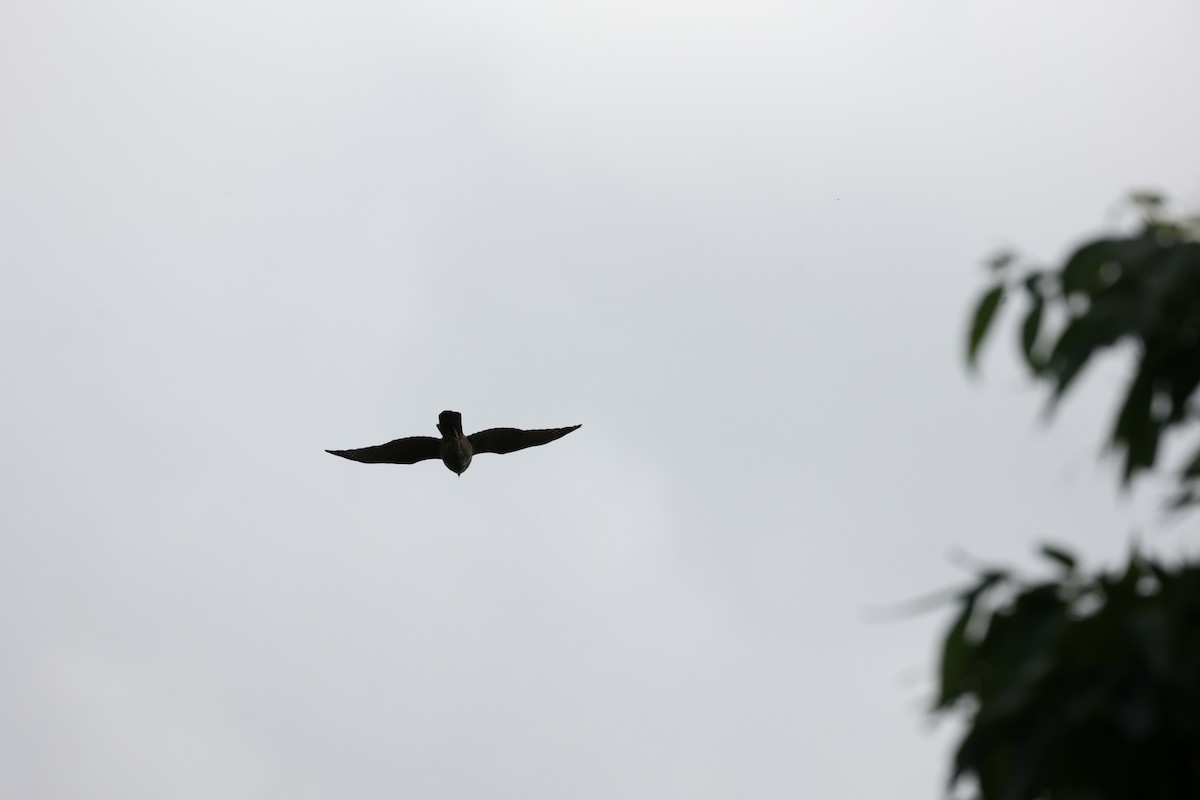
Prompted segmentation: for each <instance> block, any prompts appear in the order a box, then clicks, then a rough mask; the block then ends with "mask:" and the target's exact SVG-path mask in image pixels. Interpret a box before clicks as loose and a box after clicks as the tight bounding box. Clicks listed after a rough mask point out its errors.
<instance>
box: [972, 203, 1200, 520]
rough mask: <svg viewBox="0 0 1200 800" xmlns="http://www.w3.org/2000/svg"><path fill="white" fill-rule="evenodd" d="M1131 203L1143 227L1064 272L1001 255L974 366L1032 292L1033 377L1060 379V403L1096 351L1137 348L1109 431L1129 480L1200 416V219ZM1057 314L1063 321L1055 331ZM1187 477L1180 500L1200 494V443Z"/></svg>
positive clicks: (976, 329) (979, 324) (983, 309)
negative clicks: (1017, 299) (1007, 307)
mask: <svg viewBox="0 0 1200 800" xmlns="http://www.w3.org/2000/svg"><path fill="white" fill-rule="evenodd" d="M1131 204H1132V205H1133V207H1134V209H1135V210H1136V211H1137V212H1138V213H1139V216H1140V217H1141V219H1140V223H1139V225H1138V227H1137V229H1136V230H1135V231H1133V232H1131V233H1129V234H1126V235H1114V236H1101V237H1098V238H1095V239H1092V240H1090V241H1087V242H1084V243H1083V244H1082V245H1080V246H1079V247H1078V248H1076V250H1075V251H1074V252H1073V253H1072V254H1071V255H1070V257H1069V258H1067V260H1066V262H1065V263H1064V264H1063V265H1062V266H1061V267H1059V268H1057V269H1032V268H1026V269H1020V268H1018V267H1017V264H1016V258H1015V257H1014V256H1012V255H1011V254H1002V255H1000V256H997V257H995V258H993V259H992V260H991V262H990V268H991V271H992V273H993V276H994V277H993V280H992V282H991V284H990V285H989V286H988V288H987V289H986V290H985V291H984V293H983V296H982V297H981V298H980V300H979V301H978V304H977V305H976V309H975V313H974V315H973V316H972V322H971V326H970V331H969V333H968V337H967V360H968V362H969V363H970V364H971V365H972V366H974V365H975V364H976V361H977V359H978V356H979V353H980V348H981V346H982V344H983V343H984V341H985V340H986V338H987V336H988V333H989V332H990V331H991V330H992V328H993V327H994V324H995V322H996V320H997V319H998V314H997V311H998V310H999V308H1000V307H1001V306H1002V305H1003V304H1004V303H1005V301H1006V300H1008V299H1010V298H1012V297H1013V296H1023V298H1024V300H1025V303H1024V305H1025V311H1024V316H1023V318H1022V320H1021V323H1020V326H1019V329H1018V333H1019V341H1020V346H1021V353H1022V354H1023V356H1024V361H1025V364H1026V366H1027V367H1028V369H1029V371H1030V373H1031V375H1032V376H1033V377H1034V378H1036V379H1037V380H1039V381H1045V382H1047V383H1048V384H1049V385H1050V391H1051V403H1052V405H1053V404H1056V403H1057V402H1058V401H1059V400H1060V399H1061V398H1062V397H1063V395H1064V394H1066V392H1067V390H1068V389H1069V388H1070V387H1071V386H1072V385H1074V383H1075V381H1076V379H1077V378H1078V377H1079V376H1080V374H1081V373H1082V372H1083V370H1084V368H1085V367H1086V366H1087V365H1088V364H1089V363H1090V362H1091V361H1092V360H1093V358H1095V357H1096V356H1098V355H1100V354H1101V353H1102V352H1104V351H1105V350H1107V349H1109V348H1112V347H1113V346H1115V345H1119V344H1122V343H1128V344H1131V345H1133V348H1134V350H1135V351H1136V365H1135V368H1134V373H1133V376H1132V378H1131V379H1130V381H1129V384H1128V386H1127V387H1126V389H1125V392H1124V398H1123V400H1122V402H1121V408H1120V411H1119V412H1118V413H1117V418H1116V420H1115V421H1114V424H1113V427H1112V431H1111V433H1110V434H1109V443H1110V445H1111V446H1112V448H1113V449H1114V451H1116V453H1117V454H1118V456H1119V457H1120V458H1121V460H1122V472H1123V477H1124V481H1125V483H1129V482H1130V481H1131V480H1132V479H1133V478H1134V477H1135V476H1136V475H1137V474H1138V473H1139V472H1141V471H1143V470H1147V469H1149V468H1151V467H1153V466H1154V464H1155V460H1156V459H1157V457H1158V453H1159V447H1160V441H1161V439H1162V437H1163V435H1164V434H1165V433H1167V432H1168V431H1170V430H1171V429H1172V428H1176V427H1179V426H1182V425H1184V424H1185V423H1187V422H1189V421H1192V420H1193V419H1194V418H1195V417H1196V414H1197V409H1196V405H1195V403H1194V402H1193V395H1194V394H1195V392H1196V389H1197V387H1198V386H1200V218H1195V217H1193V218H1178V219H1170V218H1168V217H1167V216H1166V214H1165V211H1164V203H1163V200H1162V198H1161V197H1159V196H1157V195H1153V194H1138V195H1134V196H1133V198H1132V201H1131ZM1048 319H1055V320H1059V324H1057V325H1056V326H1053V330H1051V329H1050V328H1051V327H1052V326H1049V325H1047V324H1046V322H1047V320H1048ZM1180 478H1181V487H1180V493H1179V495H1177V497H1176V498H1175V501H1174V502H1175V504H1176V505H1184V504H1187V503H1190V502H1193V501H1195V500H1196V499H1198V498H1200V492H1198V491H1196V486H1197V485H1198V484H1200V450H1197V451H1196V453H1195V454H1194V456H1193V457H1192V458H1191V460H1190V462H1189V463H1188V464H1187V466H1186V467H1184V469H1183V472H1182V474H1181V475H1180Z"/></svg>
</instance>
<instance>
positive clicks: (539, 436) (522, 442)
mask: <svg viewBox="0 0 1200 800" xmlns="http://www.w3.org/2000/svg"><path fill="white" fill-rule="evenodd" d="M578 427H579V426H578V425H572V426H571V427H569V428H548V429H546V430H536V431H523V430H521V429H520V428H488V429H487V430H486V431H480V432H479V433H472V434H471V435H470V436H464V435H463V429H462V414H460V413H458V412H457V411H443V412H442V413H441V414H439V415H438V424H437V429H438V432H439V433H441V434H442V438H440V439H437V438H435V437H433V436H408V437H406V438H404V439H395V440H393V441H390V442H388V443H387V444H377V445H375V446H374V447H360V448H358V449H357V450H326V451H325V452H326V453H332V454H333V455H335V456H341V457H342V458H348V459H350V460H351V461H361V462H362V463H364V464H415V463H417V462H418V461H425V460H427V459H431V458H440V459H441V460H442V463H443V464H445V465H446V467H447V468H448V469H449V470H450V471H451V472H454V473H456V474H457V475H458V476H459V477H462V474H463V473H464V472H466V471H467V467H469V466H471V456H473V455H475V454H476V453H512V452H514V451H516V450H524V449H525V448H526V447H536V446H538V445H539V444H548V443H549V442H553V441H554V440H555V439H561V438H562V437H564V436H566V435H567V434H568V433H570V432H571V431H573V430H575V429H576V428H578Z"/></svg>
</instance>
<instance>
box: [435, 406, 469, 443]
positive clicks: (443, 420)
mask: <svg viewBox="0 0 1200 800" xmlns="http://www.w3.org/2000/svg"><path fill="white" fill-rule="evenodd" d="M437 428H438V431H440V432H441V434H442V436H445V437H446V438H450V437H457V436H462V435H463V429H462V414H460V413H458V412H457V411H443V412H442V413H441V414H438V426H437Z"/></svg>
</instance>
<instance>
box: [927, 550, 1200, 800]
mask: <svg viewBox="0 0 1200 800" xmlns="http://www.w3.org/2000/svg"><path fill="white" fill-rule="evenodd" d="M1043 553H1044V555H1045V556H1046V557H1047V558H1049V559H1051V560H1052V561H1053V562H1054V563H1055V565H1056V568H1057V569H1058V571H1059V573H1060V575H1059V578H1058V579H1057V580H1050V581H1046V582H1041V583H1022V582H1020V581H1018V580H1017V579H1016V578H1014V577H1013V576H1011V575H1009V574H1007V573H1005V572H1003V571H999V570H997V571H990V572H985V573H983V574H981V575H980V576H979V577H978V579H977V581H976V582H975V584H974V585H973V586H972V587H970V588H969V589H967V590H966V591H964V592H963V593H962V594H961V595H960V597H959V605H960V609H959V613H958V616H957V619H956V621H955V623H954V625H953V626H952V627H951V629H950V632H949V633H948V634H947V636H946V640H945V644H944V648H943V654H942V665H941V691H940V694H939V696H938V699H937V704H936V707H937V709H938V710H939V711H948V710H958V711H961V712H965V716H966V718H967V719H966V721H967V729H966V732H965V734H964V735H963V738H962V740H961V742H960V744H959V747H958V751H957V754H956V757H955V764H954V769H953V776H952V781H951V782H952V784H956V783H957V782H958V781H959V780H960V779H962V778H964V777H970V778H973V779H974V782H975V784H976V786H977V788H978V797H979V798H980V800H1034V798H1053V799H1054V800H1066V799H1068V798H1070V799H1072V800H1075V799H1077V800H1084V799H1087V800H1114V799H1116V798H1120V799H1121V800H1124V799H1125V798H1139V799H1142V798H1144V799H1145V800H1183V799H1184V798H1197V797H1200V566H1197V565H1191V566H1189V565H1180V566H1177V567H1173V568H1168V567H1164V566H1163V565H1161V564H1160V563H1158V562H1156V561H1154V560H1152V559H1149V558H1145V557H1142V556H1141V555H1139V554H1137V553H1134V555H1133V556H1132V557H1131V558H1130V561H1129V564H1128V567H1127V568H1125V569H1123V570H1119V571H1117V572H1113V573H1100V574H1098V575H1094V576H1088V577H1085V576H1084V575H1082V574H1081V573H1080V572H1079V571H1078V570H1077V569H1076V566H1075V560H1074V558H1073V557H1072V556H1071V555H1070V554H1068V553H1066V552H1064V551H1062V550H1058V549H1054V548H1046V549H1044V550H1043Z"/></svg>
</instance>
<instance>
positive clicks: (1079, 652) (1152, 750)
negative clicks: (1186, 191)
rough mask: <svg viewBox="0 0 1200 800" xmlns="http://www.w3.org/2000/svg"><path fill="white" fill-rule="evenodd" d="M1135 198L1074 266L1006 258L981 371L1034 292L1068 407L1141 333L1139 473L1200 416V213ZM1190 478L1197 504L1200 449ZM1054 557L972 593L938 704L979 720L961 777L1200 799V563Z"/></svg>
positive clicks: (989, 785)
mask: <svg viewBox="0 0 1200 800" xmlns="http://www.w3.org/2000/svg"><path fill="white" fill-rule="evenodd" d="M1132 205H1133V207H1134V208H1135V209H1136V210H1137V211H1138V212H1139V216H1140V222H1139V224H1138V226H1137V229H1136V230H1134V231H1133V232H1131V233H1129V234H1127V235H1117V236H1103V237H1098V238H1096V239H1093V240H1091V241H1088V242H1085V243H1084V244H1082V245H1080V246H1079V247H1078V248H1076V250H1075V251H1074V252H1073V253H1072V254H1071V255H1070V256H1069V257H1068V259H1067V260H1066V262H1065V263H1064V264H1062V266H1061V267H1059V268H1057V269H1029V268H1026V269H1021V268H1019V267H1018V266H1017V259H1016V258H1015V257H1014V256H1012V255H1011V254H1001V255H999V256H997V257H995V258H993V259H992V260H991V261H990V262H989V269H990V272H991V275H992V279H991V281H990V283H989V286H988V287H987V288H986V289H985V291H984V292H983V294H982V296H981V297H980V299H979V301H978V302H977V304H976V307H975V311H974V314H973V316H972V320H971V324H970V326H969V328H968V334H967V359H968V363H969V364H970V365H971V366H975V364H976V361H977V359H978V356H979V353H980V348H981V346H982V344H983V343H984V341H985V340H986V339H987V337H988V333H989V332H990V331H991V330H992V328H993V327H995V323H996V320H997V319H998V318H1000V314H999V312H1000V310H1001V309H1002V308H1003V306H1004V305H1005V303H1006V301H1007V300H1008V299H1010V298H1011V297H1013V296H1018V297H1021V298H1023V299H1024V313H1023V315H1022V317H1021V319H1020V321H1019V325H1018V330H1017V333H1018V341H1019V343H1020V351H1021V353H1022V354H1023V357H1024V363H1025V365H1026V366H1027V367H1028V369H1029V371H1030V374H1031V375H1032V376H1033V377H1034V378H1035V379H1036V380H1038V381H1044V382H1046V383H1047V384H1049V389H1050V400H1051V407H1052V408H1053V407H1054V406H1055V404H1057V402H1058V401H1059V400H1060V399H1061V398H1062V397H1063V395H1064V394H1065V392H1066V391H1067V390H1068V389H1069V388H1070V387H1071V386H1072V385H1073V384H1074V382H1075V381H1076V379H1077V378H1078V377H1079V375H1080V373H1081V372H1082V371H1083V370H1084V368H1085V367H1086V366H1087V365H1088V364H1089V363H1091V361H1092V359H1093V358H1095V357H1096V356H1098V355H1099V354H1100V353H1102V352H1104V351H1105V350H1106V349H1109V348H1112V347H1114V346H1116V345H1119V344H1122V343H1128V344H1130V345H1132V346H1133V350H1134V351H1135V367H1134V370H1133V374H1132V376H1131V378H1130V380H1129V384H1128V386H1127V387H1126V388H1125V390H1124V396H1123V399H1122V402H1121V406H1120V410H1119V411H1118V412H1117V418H1116V420H1115V421H1114V423H1113V427H1112V430H1111V433H1110V434H1109V443H1110V445H1111V446H1112V448H1113V450H1114V451H1115V452H1116V453H1117V455H1118V456H1119V457H1120V458H1121V459H1122V466H1123V480H1124V483H1125V484H1126V485H1127V484H1128V483H1129V482H1130V481H1132V479H1133V478H1134V477H1135V476H1137V475H1138V474H1139V473H1140V472H1142V471H1144V470H1149V469H1151V468H1153V467H1154V466H1155V463H1156V461H1157V460H1158V458H1159V454H1160V444H1161V441H1162V439H1163V438H1164V437H1165V436H1166V435H1167V434H1168V433H1171V432H1173V431H1176V430H1177V429H1178V428H1180V427H1181V426H1183V425H1185V424H1186V423H1187V422H1189V421H1191V420H1192V419H1193V418H1194V417H1195V416H1196V415H1197V408H1196V405H1195V403H1194V400H1193V395H1194V394H1195V392H1196V390H1197V387H1198V386H1200V219H1196V218H1190V219H1189V218H1179V219H1174V220H1172V219H1169V218H1168V217H1167V216H1166V215H1165V213H1164V204H1163V201H1162V199H1161V198H1160V197H1158V196H1156V195H1152V194H1141V195H1135V196H1134V197H1133V198H1132ZM1050 323H1053V324H1050ZM1179 479H1180V487H1179V492H1178V494H1177V495H1176V497H1175V498H1174V500H1173V505H1175V506H1177V507H1182V506H1185V505H1189V504H1191V503H1194V502H1196V501H1197V499H1198V498H1200V491H1198V488H1197V487H1198V485H1200V452H1197V453H1196V454H1195V455H1194V456H1193V457H1192V458H1191V459H1190V461H1189V463H1188V464H1187V465H1186V466H1185V467H1184V468H1183V470H1182V472H1181V473H1180V475H1179ZM1042 553H1043V555H1044V556H1045V557H1046V558H1047V559H1049V560H1050V561H1051V562H1053V564H1054V566H1055V568H1056V570H1057V577H1056V578H1054V579H1051V580H1043V581H1034V582H1026V581H1022V580H1021V579H1019V578H1018V577H1016V576H1014V575H1012V574H1011V573H1009V572H1006V571H1003V570H985V571H983V572H982V573H980V574H979V575H978V576H977V578H976V580H975V582H974V584H973V585H972V586H970V587H968V588H967V589H965V590H964V591H963V592H962V593H961V594H959V595H958V605H959V608H958V614H957V616H956V619H955V621H954V623H953V624H952V625H951V627H950V630H949V631H948V633H947V634H946V638H945V641H944V643H943V648H942V663H941V675H940V691H939V694H938V698H937V701H936V704H935V709H936V711H938V712H957V713H962V714H963V715H964V716H965V717H966V723H967V725H966V729H965V732H964V734H963V737H962V740H961V741H960V743H959V746H958V750H957V753H956V756H955V762H954V767H953V770H952V777H951V782H952V784H955V783H957V782H958V781H959V780H960V779H962V778H971V779H973V781H974V784H975V786H976V787H977V790H978V795H979V797H980V798H981V799H982V800H1037V799H1038V798H1051V799H1052V800H1118V799H1119V800H1125V799H1126V798H1130V799H1132V798H1139V800H1140V799H1142V798H1145V799H1146V800H1183V798H1200V564H1197V563H1188V562H1187V561H1184V562H1181V563H1179V564H1177V565H1173V566H1169V565H1164V564H1163V563H1160V562H1158V561H1156V560H1154V559H1151V558H1147V557H1145V556H1143V555H1141V554H1139V553H1138V552H1136V551H1135V552H1134V553H1133V554H1132V555H1131V556H1130V559H1129V563H1128V565H1127V566H1126V567H1124V568H1123V569H1121V570H1118V571H1117V572H1113V573H1105V572H1100V573H1097V574H1095V575H1086V574H1084V573H1083V572H1082V571H1081V570H1080V569H1079V568H1078V566H1077V564H1076V560H1075V557H1074V556H1072V555H1071V554H1070V553H1067V552H1066V551H1064V550H1061V549H1058V548H1053V547H1045V548H1043V550H1042Z"/></svg>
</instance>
